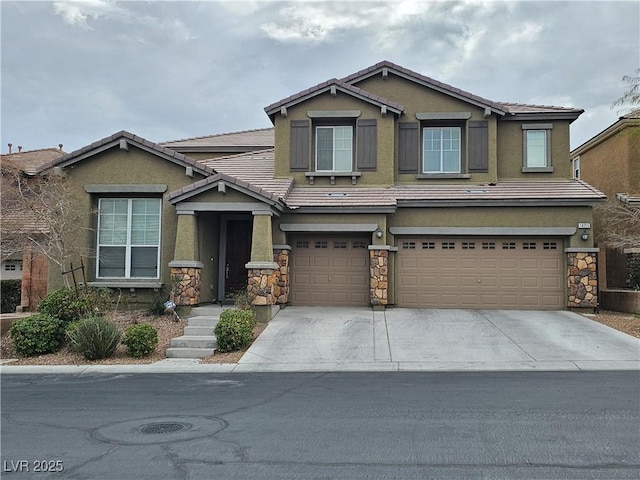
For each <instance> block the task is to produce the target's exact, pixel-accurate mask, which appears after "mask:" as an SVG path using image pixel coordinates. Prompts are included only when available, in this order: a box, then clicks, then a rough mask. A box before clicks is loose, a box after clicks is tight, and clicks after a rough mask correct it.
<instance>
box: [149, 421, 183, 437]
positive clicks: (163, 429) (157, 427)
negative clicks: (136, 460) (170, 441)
mask: <svg viewBox="0 0 640 480" xmlns="http://www.w3.org/2000/svg"><path fill="white" fill-rule="evenodd" d="M192 428H193V425H191V424H190V423H150V424H148V425H143V426H141V427H139V428H138V430H139V431H140V432H141V433H144V434H145V435H160V434H165V433H176V432H182V431H183V430H191V429H192Z"/></svg>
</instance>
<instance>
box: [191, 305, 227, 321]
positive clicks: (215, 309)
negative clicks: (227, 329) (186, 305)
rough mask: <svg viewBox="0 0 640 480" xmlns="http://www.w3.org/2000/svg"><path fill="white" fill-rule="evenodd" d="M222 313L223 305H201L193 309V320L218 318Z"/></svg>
mask: <svg viewBox="0 0 640 480" xmlns="http://www.w3.org/2000/svg"><path fill="white" fill-rule="evenodd" d="M220 312H222V306H221V305H211V304H210V305H200V306H197V307H193V308H192V309H191V313H190V315H191V318H193V317H198V316H206V317H217V316H218V315H220Z"/></svg>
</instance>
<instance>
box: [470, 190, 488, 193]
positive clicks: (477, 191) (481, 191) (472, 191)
mask: <svg viewBox="0 0 640 480" xmlns="http://www.w3.org/2000/svg"><path fill="white" fill-rule="evenodd" d="M464 192H465V193H487V190H465V191H464Z"/></svg>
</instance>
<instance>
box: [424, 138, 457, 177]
mask: <svg viewBox="0 0 640 480" xmlns="http://www.w3.org/2000/svg"><path fill="white" fill-rule="evenodd" d="M461 137H462V134H461V129H460V127H428V128H424V129H423V130H422V169H423V172H424V173H460V158H461V156H460V151H461V149H460V144H461Z"/></svg>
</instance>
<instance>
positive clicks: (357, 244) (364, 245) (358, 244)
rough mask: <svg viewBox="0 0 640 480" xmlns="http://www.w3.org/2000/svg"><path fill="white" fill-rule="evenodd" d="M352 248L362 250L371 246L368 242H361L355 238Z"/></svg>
mask: <svg viewBox="0 0 640 480" xmlns="http://www.w3.org/2000/svg"><path fill="white" fill-rule="evenodd" d="M351 248H353V249H356V250H361V249H364V248H369V246H368V244H367V242H360V241H357V240H354V241H353V244H352V246H351Z"/></svg>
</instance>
